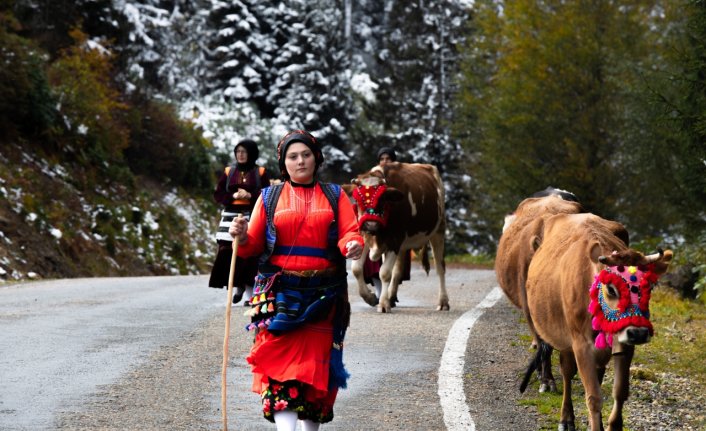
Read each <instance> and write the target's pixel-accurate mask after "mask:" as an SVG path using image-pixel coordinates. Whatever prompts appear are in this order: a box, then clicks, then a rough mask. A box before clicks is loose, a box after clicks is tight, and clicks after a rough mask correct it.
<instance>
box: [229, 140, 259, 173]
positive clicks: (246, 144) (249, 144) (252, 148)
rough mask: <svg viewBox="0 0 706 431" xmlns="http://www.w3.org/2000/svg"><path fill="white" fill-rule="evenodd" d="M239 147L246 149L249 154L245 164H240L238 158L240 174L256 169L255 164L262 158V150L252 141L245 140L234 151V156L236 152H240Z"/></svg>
mask: <svg viewBox="0 0 706 431" xmlns="http://www.w3.org/2000/svg"><path fill="white" fill-rule="evenodd" d="M238 147H243V148H245V151H247V152H248V161H247V162H245V163H238V158H237V157H236V159H235V160H236V163H237V168H238V170H239V171H240V172H247V171H249V170H250V169H252V168H254V167H255V162H257V158H258V157H260V150H259V149H258V148H257V143H256V142H255V141H253V140H252V139H243V140H242V141H240V142H238V143H237V144H236V145H235V148H234V149H233V155H235V152H236V151H238Z"/></svg>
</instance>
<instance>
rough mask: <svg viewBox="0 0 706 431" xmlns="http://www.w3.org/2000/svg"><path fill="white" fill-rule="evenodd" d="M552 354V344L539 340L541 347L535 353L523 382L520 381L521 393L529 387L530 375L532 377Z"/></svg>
mask: <svg viewBox="0 0 706 431" xmlns="http://www.w3.org/2000/svg"><path fill="white" fill-rule="evenodd" d="M551 354H552V346H550V345H549V344H547V343H545V342H544V341H542V340H539V347H538V348H537V353H536V354H535V355H534V358H532V360H531V361H530V363H529V365H527V371H525V377H524V378H523V379H522V383H520V393H524V392H525V389H527V385H528V384H529V379H530V377H532V373H534V372H535V371H537V370H538V369H539V366H540V364H542V362H544V361H545V360H547V359H548V357H549V356H551Z"/></svg>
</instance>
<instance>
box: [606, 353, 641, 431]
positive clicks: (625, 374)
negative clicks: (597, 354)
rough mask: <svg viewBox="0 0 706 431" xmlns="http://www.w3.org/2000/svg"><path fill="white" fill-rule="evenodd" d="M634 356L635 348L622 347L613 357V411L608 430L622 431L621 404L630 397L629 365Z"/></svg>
mask: <svg viewBox="0 0 706 431" xmlns="http://www.w3.org/2000/svg"><path fill="white" fill-rule="evenodd" d="M634 354H635V346H628V345H623V346H622V352H621V353H620V354H616V355H615V356H613V366H614V367H615V381H614V382H613V400H614V402H613V410H612V411H611V412H610V417H609V418H608V430H610V431H619V430H622V429H623V404H625V401H626V400H627V399H628V396H629V395H630V364H631V363H632V357H633V355H634Z"/></svg>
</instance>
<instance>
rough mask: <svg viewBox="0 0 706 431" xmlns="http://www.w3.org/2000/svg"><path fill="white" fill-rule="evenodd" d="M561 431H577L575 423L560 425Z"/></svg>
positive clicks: (562, 423)
mask: <svg viewBox="0 0 706 431" xmlns="http://www.w3.org/2000/svg"><path fill="white" fill-rule="evenodd" d="M558 430H559V431H576V426H575V425H574V423H573V422H561V423H560V424H559V428H558Z"/></svg>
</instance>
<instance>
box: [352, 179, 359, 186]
mask: <svg viewBox="0 0 706 431" xmlns="http://www.w3.org/2000/svg"><path fill="white" fill-rule="evenodd" d="M351 184H355V185H356V186H359V185H360V179H358V178H353V179H352V180H351Z"/></svg>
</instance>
